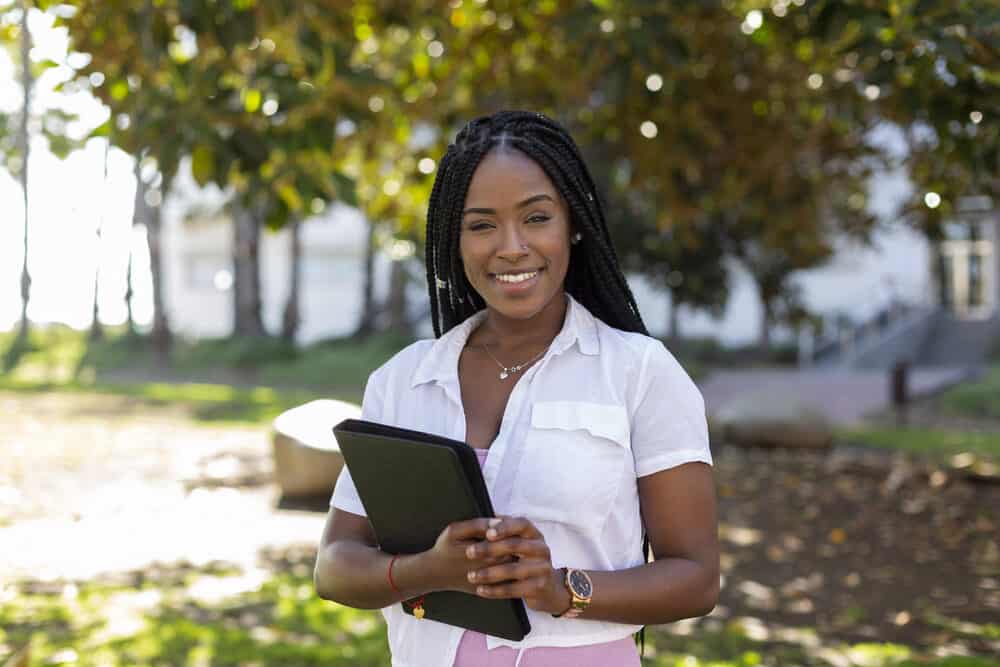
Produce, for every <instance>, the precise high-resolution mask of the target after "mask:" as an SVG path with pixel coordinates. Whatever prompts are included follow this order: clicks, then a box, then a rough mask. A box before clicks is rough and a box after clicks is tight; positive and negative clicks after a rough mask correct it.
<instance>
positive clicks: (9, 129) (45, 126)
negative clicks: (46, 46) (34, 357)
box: [0, 0, 76, 361]
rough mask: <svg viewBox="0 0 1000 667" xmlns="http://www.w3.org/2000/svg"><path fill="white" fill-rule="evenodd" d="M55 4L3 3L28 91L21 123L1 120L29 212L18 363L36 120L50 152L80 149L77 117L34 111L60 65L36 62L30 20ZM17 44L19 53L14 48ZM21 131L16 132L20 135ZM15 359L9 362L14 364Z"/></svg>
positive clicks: (3, 141) (4, 42)
mask: <svg viewBox="0 0 1000 667" xmlns="http://www.w3.org/2000/svg"><path fill="white" fill-rule="evenodd" d="M50 4H52V3H50V2H31V1H30V0H18V1H17V2H3V1H2V0H0V47H4V48H8V49H9V50H10V51H11V54H12V55H13V56H14V62H15V63H16V64H17V65H18V66H19V71H20V82H21V91H22V100H21V110H20V113H19V114H18V115H17V117H16V119H10V118H7V117H3V116H0V162H2V164H3V166H4V167H5V168H6V169H7V171H8V172H9V173H10V174H11V175H13V176H15V177H16V178H17V179H18V180H19V181H20V184H21V193H22V202H23V209H24V234H23V242H22V246H23V256H22V260H21V279H20V283H21V284H20V288H21V289H20V291H21V317H20V324H19V327H18V336H17V339H16V342H15V343H14V346H13V347H12V350H11V351H12V354H13V357H16V356H17V350H20V349H23V347H24V346H25V345H26V343H27V338H28V333H29V330H30V323H29V320H28V303H29V299H30V298H31V274H30V272H29V270H28V258H29V249H30V245H29V241H30V226H29V219H30V214H29V190H28V184H29V179H28V175H29V174H28V168H29V162H30V154H31V133H30V131H29V127H30V125H31V120H32V118H37V119H38V120H40V121H41V126H42V134H43V135H44V136H45V137H46V138H47V139H48V143H49V148H50V150H51V151H52V152H53V153H54V154H55V155H57V156H59V157H65V156H66V155H67V154H68V153H69V151H70V150H71V149H72V148H73V147H75V146H76V143H75V142H72V141H71V140H70V139H69V138H68V137H66V135H65V126H66V123H67V122H68V121H70V120H73V119H74V117H73V116H72V115H71V114H67V113H65V112H62V111H60V110H58V109H48V108H45V109H39V110H36V109H35V108H34V106H33V97H32V95H33V89H34V86H35V83H36V80H37V79H38V77H39V76H40V75H41V74H42V73H43V72H44V71H45V70H46V69H48V68H49V67H52V66H53V65H54V63H51V62H47V61H46V62H37V63H35V62H32V59H31V48H32V40H31V31H30V29H29V26H28V19H29V17H30V15H31V11H32V10H33V9H40V10H43V11H44V10H45V9H46V8H47V7H48V6H49V5H50ZM15 42H16V49H14V48H12V47H14V44H15ZM14 125H16V131H13V130H14ZM13 357H9V358H8V361H11V360H12V359H13Z"/></svg>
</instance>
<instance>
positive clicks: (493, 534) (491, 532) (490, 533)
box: [486, 528, 497, 540]
mask: <svg viewBox="0 0 1000 667" xmlns="http://www.w3.org/2000/svg"><path fill="white" fill-rule="evenodd" d="M496 536H497V531H495V530H493V529H492V528H490V529H489V530H487V531H486V537H488V538H490V539H491V540H492V539H493V538H494V537H496Z"/></svg>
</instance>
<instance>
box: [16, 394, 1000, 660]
mask: <svg viewBox="0 0 1000 667" xmlns="http://www.w3.org/2000/svg"><path fill="white" fill-rule="evenodd" d="M269 447H270V445H269V441H268V433H267V429H266V428H261V427H249V426H246V427H233V426H219V425H211V426H206V425H204V424H202V423H199V422H197V421H196V420H194V419H193V418H192V417H191V416H190V415H188V414H187V413H185V411H184V409H183V408H180V407H176V406H162V405H151V404H148V403H144V402H141V401H138V400H134V399H128V398H122V397H113V396H96V395H82V394H70V393H54V394H46V393H39V394H15V393H3V392H0V452H2V454H3V455H2V456H0V579H4V578H7V577H12V578H14V579H20V580H24V579H29V580H54V579H91V578H94V577H102V576H115V575H116V573H121V572H124V571H135V570H141V569H143V568H148V567H151V566H152V564H154V563H158V564H160V565H163V564H165V563H170V562H176V561H184V562H189V563H199V562H227V563H233V564H234V565H236V566H238V567H244V568H253V567H256V566H257V565H259V562H260V560H261V559H263V558H265V557H266V554H268V553H273V552H274V550H275V549H279V550H280V549H299V550H301V549H307V550H308V549H314V545H315V541H316V540H317V539H318V536H319V531H320V530H321V527H322V522H323V518H324V514H323V512H322V510H323V505H324V503H323V502H322V500H320V501H319V502H318V503H317V504H315V505H313V506H311V507H310V506H298V507H296V508H279V507H278V497H277V490H276V488H275V487H274V485H273V484H272V482H271V475H270V449H269ZM715 456H716V477H717V483H718V487H717V488H718V498H719V519H720V536H721V539H722V547H723V556H722V559H723V571H724V576H725V580H724V586H723V592H722V599H721V601H720V604H719V606H718V607H717V609H716V610H715V611H714V612H713V614H712V616H711V617H712V618H715V619H718V620H720V621H727V620H732V619H735V618H741V619H746V620H748V621H751V622H753V623H757V624H759V626H760V627H761V628H764V630H765V631H766V629H767V628H813V629H815V630H816V632H817V633H818V634H819V635H820V636H821V637H823V638H824V640H829V639H843V640H850V641H892V642H898V643H902V644H907V645H910V646H913V647H921V648H937V649H942V650H946V651H947V652H949V653H954V654H978V655H991V654H996V653H997V652H1000V640H998V639H997V638H995V637H996V631H995V630H989V631H983V628H987V627H990V626H988V624H994V625H993V626H992V627H994V628H995V624H997V623H998V619H1000V537H998V535H1000V531H998V529H997V528H998V526H997V524H998V521H1000V519H998V514H997V509H996V508H998V507H1000V486H998V485H996V484H991V483H986V482H976V481H974V480H971V479H967V478H964V477H960V476H956V475H955V474H954V473H953V472H949V471H945V470H943V469H938V468H935V467H934V466H932V465H929V464H924V463H921V462H919V461H914V460H912V459H907V458H899V457H895V456H893V455H891V454H886V453H871V452H869V451H865V450H854V449H850V448H835V449H834V450H832V451H829V452H813V451H790V450H780V451H766V450H744V449H736V448H729V447H725V446H723V447H721V448H720V449H718V450H717V451H716V452H715ZM317 510H318V511H317Z"/></svg>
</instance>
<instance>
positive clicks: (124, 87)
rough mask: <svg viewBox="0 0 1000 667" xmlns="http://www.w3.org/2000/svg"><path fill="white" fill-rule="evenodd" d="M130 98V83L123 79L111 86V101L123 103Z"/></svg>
mask: <svg viewBox="0 0 1000 667" xmlns="http://www.w3.org/2000/svg"><path fill="white" fill-rule="evenodd" d="M126 97H128V83H127V82H126V81H124V80H122V79H119V80H117V81H115V82H114V83H113V84H111V99H113V100H115V101H116V102H121V101H122V100H124V99H125V98H126Z"/></svg>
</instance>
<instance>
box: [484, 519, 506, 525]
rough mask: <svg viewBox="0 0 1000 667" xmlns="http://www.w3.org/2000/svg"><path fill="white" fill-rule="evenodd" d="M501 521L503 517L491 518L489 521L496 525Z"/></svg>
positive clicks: (490, 523)
mask: <svg viewBox="0 0 1000 667" xmlns="http://www.w3.org/2000/svg"><path fill="white" fill-rule="evenodd" d="M501 521H503V519H490V520H489V521H488V522H487V523H488V524H489V525H491V526H496V525H499V523H500V522H501Z"/></svg>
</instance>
